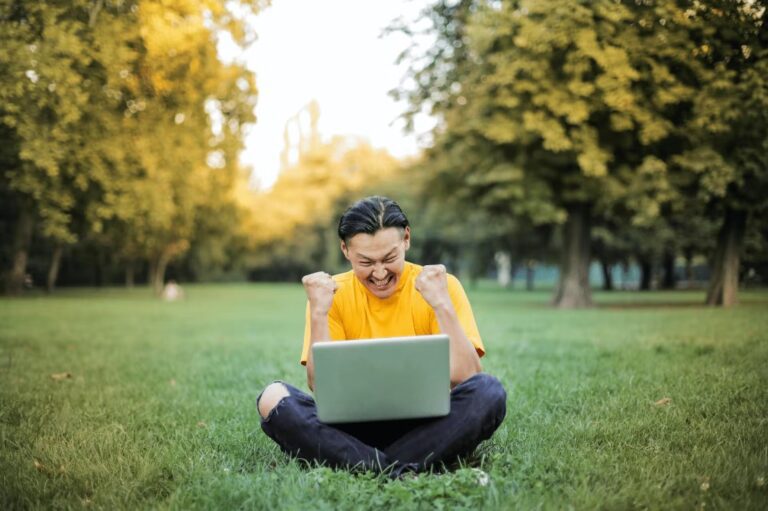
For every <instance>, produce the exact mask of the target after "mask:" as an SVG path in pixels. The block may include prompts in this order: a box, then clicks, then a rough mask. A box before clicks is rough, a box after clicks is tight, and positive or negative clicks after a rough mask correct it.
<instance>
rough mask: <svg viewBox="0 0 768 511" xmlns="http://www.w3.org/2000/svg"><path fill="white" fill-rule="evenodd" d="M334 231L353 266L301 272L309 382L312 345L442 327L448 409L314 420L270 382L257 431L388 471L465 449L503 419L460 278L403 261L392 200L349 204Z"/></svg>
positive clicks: (311, 454)
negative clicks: (409, 415)
mask: <svg viewBox="0 0 768 511" xmlns="http://www.w3.org/2000/svg"><path fill="white" fill-rule="evenodd" d="M338 233H339V238H340V239H341V250H342V252H343V253H344V257H346V258H347V260H348V261H349V262H350V263H351V265H352V270H351V271H349V272H347V273H342V274H340V275H336V276H334V277H331V276H330V275H328V274H327V273H324V272H317V273H313V274H311V275H307V276H305V277H304V278H303V279H302V283H303V284H304V288H305V290H306V293H307V298H308V304H307V315H306V326H305V334H304V349H303V350H302V355H301V363H302V364H304V365H306V368H307V384H308V386H309V388H310V389H313V388H314V364H313V361H312V350H311V349H310V348H311V346H312V344H314V343H315V342H319V341H330V340H334V341H342V340H353V339H367V338H375V337H394V336H406V335H429V334H436V333H445V334H447V335H448V337H449V338H450V361H451V362H450V363H451V367H450V373H451V387H452V389H451V411H450V413H449V414H448V415H447V416H445V417H437V418H427V419H413V420H397V421H378V422H361V423H348V424H334V425H330V424H324V423H321V422H320V421H319V420H318V419H317V415H316V408H315V402H314V400H313V399H312V397H311V396H310V395H308V394H306V393H304V392H302V391H300V390H299V389H297V388H295V387H293V386H291V385H288V384H286V383H283V382H273V383H271V384H270V385H268V386H267V387H266V388H265V389H264V391H263V392H262V393H261V395H260V396H259V397H258V398H257V408H258V410H259V414H260V415H261V427H262V429H263V430H264V432H265V433H266V434H267V435H268V436H269V437H270V438H272V439H273V440H274V441H275V442H277V444H278V445H279V446H280V448H281V449H282V450H283V451H285V452H287V453H289V454H292V455H296V456H298V457H299V458H301V459H304V460H308V461H318V462H321V463H325V464H327V465H330V466H333V467H345V468H353V469H362V470H373V471H382V470H389V471H390V475H391V476H393V477H399V476H400V475H401V474H403V473H405V472H409V471H412V472H420V471H425V470H429V469H430V468H431V467H432V466H434V465H436V464H440V463H446V462H450V461H452V460H455V459H456V457H458V456H460V455H466V454H469V453H471V452H472V451H473V450H474V449H475V447H477V445H478V444H479V443H480V442H482V441H483V440H486V439H488V438H490V436H491V435H492V434H493V432H494V431H495V430H496V429H497V428H498V426H499V425H500V424H501V421H502V420H503V419H504V415H505V412H506V393H505V391H504V389H503V387H502V386H501V384H500V383H499V381H498V380H497V379H495V378H494V377H492V376H490V375H487V374H485V373H482V372H481V370H482V367H481V365H480V357H482V356H483V355H484V354H485V347H484V346H483V342H482V340H481V338H480V334H479V333H478V331H477V325H476V324H475V319H474V316H473V314H472V308H471V307H470V305H469V301H468V300H467V296H466V294H465V293H464V289H463V288H462V287H461V284H460V283H459V281H458V280H457V279H456V278H455V277H454V276H453V275H449V274H448V273H446V271H445V267H444V266H443V265H429V266H424V267H420V266H418V265H416V264H412V263H409V262H407V261H406V260H405V254H406V251H407V250H408V248H409V247H410V243H411V231H410V226H409V223H408V219H407V218H406V217H405V214H404V213H403V211H402V210H401V209H400V206H398V204H397V203H396V202H394V201H392V200H390V199H387V198H385V197H368V198H365V199H362V200H361V201H359V202H357V203H355V204H354V205H352V206H351V207H350V208H349V209H347V211H346V212H345V213H344V214H343V215H342V217H341V220H340V221H339V228H338ZM350 385H354V382H350ZM403 399H408V396H403Z"/></svg>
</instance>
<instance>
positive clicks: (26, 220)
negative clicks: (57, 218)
mask: <svg viewBox="0 0 768 511" xmlns="http://www.w3.org/2000/svg"><path fill="white" fill-rule="evenodd" d="M34 224H35V222H34V217H33V216H32V211H31V209H29V208H28V207H26V206H25V205H21V207H20V208H19V218H18V220H17V221H16V232H15V233H14V237H13V245H12V247H13V248H12V249H11V267H10V268H9V269H8V271H7V275H6V280H5V291H6V293H8V294H10V295H18V294H20V293H21V291H22V290H23V289H24V279H25V278H26V275H27V260H28V259H29V244H30V243H31V242H32V231H33V228H34Z"/></svg>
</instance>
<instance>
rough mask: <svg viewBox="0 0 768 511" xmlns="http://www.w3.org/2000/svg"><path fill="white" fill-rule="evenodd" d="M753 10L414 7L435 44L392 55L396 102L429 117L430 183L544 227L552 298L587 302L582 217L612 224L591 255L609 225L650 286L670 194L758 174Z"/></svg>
mask: <svg viewBox="0 0 768 511" xmlns="http://www.w3.org/2000/svg"><path fill="white" fill-rule="evenodd" d="M765 13H766V9H765V5H764V4H763V3H762V2H706V1H704V2H691V3H687V2H683V3H680V2H674V1H671V0H670V1H659V2H653V3H647V2H642V3H641V2H634V1H626V2H614V1H596V2H583V1H578V0H571V1H555V0H553V1H536V2H528V1H520V2H486V1H471V0H464V1H441V2H436V3H435V4H434V5H433V6H432V7H431V8H430V9H429V10H428V11H427V12H426V13H425V17H426V18H427V19H428V20H430V21H431V27H430V28H429V29H428V30H427V32H428V34H429V35H431V37H432V39H431V40H432V41H433V44H431V45H428V46H427V47H426V48H423V47H422V48H419V47H418V46H417V45H415V47H414V48H413V49H412V50H410V51H409V52H407V53H406V54H405V55H404V56H403V58H404V59H405V60H406V61H408V62H409V63H410V68H409V74H408V78H409V80H407V81H406V83H405V85H404V87H403V88H402V89H401V90H400V91H397V93H396V96H397V97H400V98H405V99H407V100H408V101H409V103H410V105H411V109H410V110H409V111H408V112H407V113H406V117H407V118H409V119H412V118H413V117H414V116H415V115H417V114H418V113H419V112H422V111H425V110H426V111H427V112H429V113H430V114H432V115H434V116H436V117H437V118H438V124H437V127H436V128H435V130H434V131H433V139H434V143H433V146H432V147H431V148H430V149H429V150H428V151H427V153H426V159H427V161H428V164H427V165H428V166H429V168H430V171H431V173H432V175H433V179H434V185H435V186H442V187H443V189H445V190H446V191H447V193H450V194H451V195H454V196H456V197H460V198H463V199H464V200H465V201H466V202H467V203H468V204H471V205H473V207H478V206H479V207H480V208H484V209H486V210H488V211H493V212H494V214H496V215H504V213H503V212H502V211H503V210H505V209H506V214H507V215H508V216H512V217H513V218H519V219H522V220H523V221H524V222H525V223H528V224H529V225H531V226H536V225H554V226H557V227H558V228H557V229H556V230H555V231H554V232H556V233H557V237H558V239H559V246H560V252H561V258H560V281H559V284H558V286H557V288H556V290H555V293H554V296H553V303H554V304H555V305H556V306H559V307H566V308H570V307H583V306H588V305H590V303H591V297H590V283H589V266H590V262H591V260H592V250H591V249H592V246H591V245H592V237H593V236H592V227H593V226H594V225H603V226H608V227H609V230H608V231H606V230H602V231H600V232H601V237H602V241H603V246H602V247H601V248H602V249H603V252H604V253H605V252H606V251H607V247H606V241H607V237H606V236H605V234H606V232H608V233H611V234H612V235H613V238H614V241H616V240H618V239H619V238H622V239H624V240H625V244H627V245H628V246H627V249H629V250H631V251H632V252H633V255H634V257H635V258H636V259H637V260H638V261H639V263H640V265H641V266H642V267H644V268H645V271H644V274H645V276H644V278H643V279H642V280H643V286H642V287H648V285H649V282H650V274H651V267H652V264H653V260H654V259H658V258H660V257H661V256H662V255H663V256H664V258H666V259H667V260H669V258H674V255H672V254H669V253H667V254H662V253H661V252H660V251H662V248H664V247H669V246H670V245H669V244H668V242H669V240H671V239H673V238H675V236H676V233H675V231H673V230H671V226H672V223H671V222H670V221H669V220H668V219H665V218H663V215H664V211H665V209H666V210H669V211H670V212H671V211H674V210H675V208H674V207H673V206H667V205H668V204H670V203H680V204H683V205H684V204H688V203H689V201H687V200H686V199H687V198H688V197H689V194H691V193H694V194H698V197H699V198H701V196H702V194H709V197H711V200H712V201H713V202H716V201H717V200H719V198H722V197H724V196H725V190H726V189H735V188H739V184H740V183H750V185H752V184H755V183H757V182H760V180H761V179H765V176H766V165H765V161H764V160H762V161H757V160H759V159H760V158H761V157H764V155H765V154H766V153H765V151H764V150H762V149H763V147H764V144H765V143H766V142H765V141H766V136H765V133H764V132H763V131H762V127H763V126H765V121H764V118H763V117H762V116H763V115H764V114H765V112H766V111H767V110H766V108H765V107H764V105H763V103H762V101H763V100H764V98H765V97H766V95H765V94H764V92H762V91H764V90H765V88H764V85H763V82H762V81H761V80H762V79H764V78H765V76H766V74H765V73H764V72H763V68H764V65H765V64H764V59H761V58H759V57H758V55H762V53H760V50H759V48H761V46H760V45H761V44H763V43H762V39H760V38H761V37H765V36H764V34H765V30H762V31H760V30H759V28H760V27H763V28H764V18H765V15H766V14H765ZM395 28H398V29H400V30H402V31H405V32H406V33H411V28H410V27H407V26H401V27H395ZM718 46H722V47H723V49H722V53H723V54H721V55H718V56H716V57H714V58H712V57H711V54H712V51H714V48H715V47H718ZM702 48H706V49H707V50H706V51H704V50H702ZM726 48H727V50H726ZM747 49H749V51H748V50H747ZM726 55H727V56H726ZM728 63H730V64H728ZM728 68H736V70H734V71H733V72H726V71H727V69H728ZM758 76H761V78H758ZM702 91H703V92H702ZM723 95H728V97H729V98H730V100H731V101H733V102H734V103H728V102H726V101H721V98H722V96H723ZM747 96H749V97H747ZM712 103H717V108H714V105H713V104H712ZM736 103H738V105H736ZM725 119H729V120H731V119H733V120H735V121H736V122H726V121H725ZM718 120H720V122H717V121H718ZM742 123H745V124H742ZM740 125H743V126H747V125H750V126H753V129H752V130H751V131H750V132H749V134H746V133H744V132H743V130H740V129H739V128H738V126H740ZM726 132H727V134H728V135H729V136H731V137H732V138H733V140H734V141H735V140H739V150H738V151H737V152H734V147H733V142H730V143H729V142H727V140H728V137H723V136H722V135H724V134H726ZM712 136H717V137H718V142H715V141H714V140H713V139H712ZM708 137H709V138H708ZM719 147H723V149H722V150H719V149H718V148H719ZM724 151H725V153H724ZM728 151H731V152H730V153H728ZM705 155H707V156H705ZM737 158H740V159H741V160H739V161H738V162H736V161H734V160H735V159H737ZM748 158H751V160H749V161H746V160H747V159H748ZM729 161H730V162H732V163H730V164H728V163H727V162H729ZM704 162H706V164H705V163H704ZM736 167H738V168H739V170H738V171H736V170H735V168H736ZM746 173H749V175H746ZM757 174H760V177H758V176H757ZM692 182H693V183H692ZM717 185H719V186H720V188H719V189H718V188H716V186H717ZM747 188H749V189H750V190H752V189H753V187H752V186H748V187H747ZM715 190H717V191H715ZM732 193H733V192H732ZM757 193H758V194H759V191H758V192H757ZM762 197H764V195H762ZM755 204H756V206H755V207H757V208H763V207H764V206H763V205H762V204H761V202H760V201H756V202H755ZM713 207H716V206H715V205H713ZM670 214H671V213H670ZM678 217H679V214H678ZM726 218H727V219H728V221H727V222H726V223H725V224H724V227H723V232H728V233H730V234H729V235H725V234H722V233H721V235H720V237H719V240H720V241H719V242H718V247H721V248H718V252H717V254H720V253H721V252H722V253H723V254H726V255H722V256H721V255H717V256H716V257H715V261H714V269H715V270H714V271H715V274H714V277H713V279H712V285H713V286H715V288H716V287H717V285H718V284H717V283H718V281H719V277H718V274H719V273H718V272H719V271H720V270H718V268H721V267H722V266H723V265H722V264H721V263H719V261H720V259H722V258H725V259H727V260H728V261H730V263H728V264H726V265H725V267H733V266H734V265H735V266H736V269H735V272H734V271H731V272H730V273H727V274H728V275H736V274H738V264H737V263H734V261H737V257H736V258H734V257H735V256H731V255H728V254H732V253H737V252H738V246H739V245H738V243H737V242H735V241H729V240H730V238H729V237H728V236H732V237H736V238H738V237H740V236H743V222H742V221H741V218H742V217H740V216H738V215H736V216H733V214H731V216H726ZM682 229H685V227H684V226H682ZM722 247H732V248H731V249H728V248H722ZM723 250H724V252H723ZM610 257H612V258H616V257H617V255H616V254H611V255H610ZM724 281H726V282H728V279H727V278H725V279H724ZM729 289H732V290H733V292H735V287H734V286H731V287H729ZM711 294H712V291H710V295H711ZM709 302H710V303H723V304H725V305H728V304H730V303H732V301H731V300H724V301H723V300H721V301H717V300H714V301H713V300H712V299H711V298H710V299H709Z"/></svg>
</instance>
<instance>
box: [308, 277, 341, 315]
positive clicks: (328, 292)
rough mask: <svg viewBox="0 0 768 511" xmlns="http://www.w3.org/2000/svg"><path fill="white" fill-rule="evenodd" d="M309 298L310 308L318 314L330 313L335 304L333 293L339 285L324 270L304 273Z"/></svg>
mask: <svg viewBox="0 0 768 511" xmlns="http://www.w3.org/2000/svg"><path fill="white" fill-rule="evenodd" d="M301 283H302V284H304V291H306V292H307V298H308V299H309V309H310V311H311V312H313V313H316V314H328V312H329V311H330V310H331V305H332V304H333V295H334V293H336V289H338V287H339V285H338V284H337V283H336V281H335V280H333V278H331V276H330V275H328V274H327V273H325V272H324V271H318V272H315V273H310V274H309V275H304V277H302V279H301Z"/></svg>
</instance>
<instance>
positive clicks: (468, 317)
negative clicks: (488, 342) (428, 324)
mask: <svg viewBox="0 0 768 511" xmlns="http://www.w3.org/2000/svg"><path fill="white" fill-rule="evenodd" d="M448 294H449V295H450V297H451V302H453V308H454V309H456V315H457V316H458V318H459V323H461V326H462V328H463V329H464V333H465V334H466V335H467V338H468V339H469V341H470V342H471V343H472V345H473V346H474V347H475V350H476V351H477V356H479V357H482V356H483V355H485V346H484V345H483V340H482V339H481V338H480V332H479V331H478V329H477V323H476V322H475V315H474V314H473V313H472V306H471V305H470V304H469V298H467V294H466V293H465V292H464V287H463V286H462V285H461V282H459V279H457V278H456V277H454V276H453V275H450V274H449V275H448ZM433 322H434V326H433V331H435V332H439V331H440V327H439V325H437V318H435V319H433Z"/></svg>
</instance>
